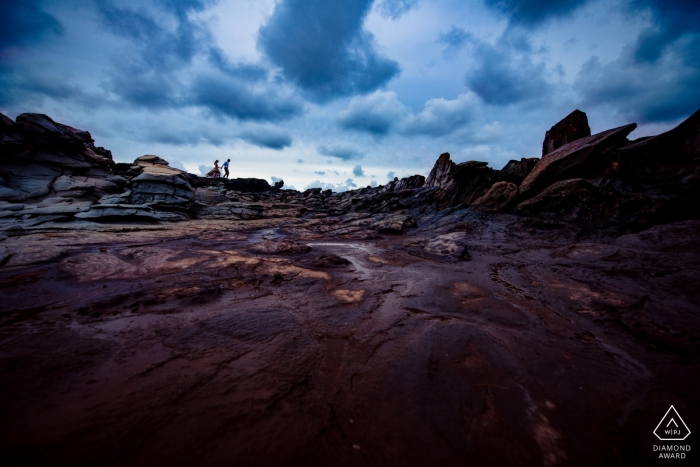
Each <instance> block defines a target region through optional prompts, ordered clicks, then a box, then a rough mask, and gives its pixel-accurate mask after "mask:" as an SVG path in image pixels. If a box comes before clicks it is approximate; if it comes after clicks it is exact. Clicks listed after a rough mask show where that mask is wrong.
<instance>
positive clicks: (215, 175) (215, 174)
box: [207, 159, 221, 178]
mask: <svg viewBox="0 0 700 467" xmlns="http://www.w3.org/2000/svg"><path fill="white" fill-rule="evenodd" d="M207 177H211V178H219V177H221V171H219V159H217V160H215V161H214V168H213V169H211V170H210V171H209V173H208V174H207Z"/></svg>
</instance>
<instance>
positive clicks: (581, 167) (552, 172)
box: [520, 123, 637, 197]
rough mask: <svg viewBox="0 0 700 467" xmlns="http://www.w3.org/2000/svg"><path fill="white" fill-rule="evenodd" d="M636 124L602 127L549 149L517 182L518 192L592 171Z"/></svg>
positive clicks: (530, 193) (535, 190)
mask: <svg viewBox="0 0 700 467" xmlns="http://www.w3.org/2000/svg"><path fill="white" fill-rule="evenodd" d="M635 128H637V124H636V123H632V124H630V125H625V126H621V127H619V128H614V129H612V130H608V131H603V132H602V133H598V134H595V135H593V136H588V137H586V138H581V139H577V140H576V141H573V142H571V143H568V144H565V145H563V146H561V147H560V148H559V149H556V150H554V151H553V152H550V153H548V154H547V155H545V156H543V157H542V159H540V161H539V162H538V163H537V165H535V167H534V168H533V169H532V171H531V172H530V173H529V174H528V176H527V177H525V180H523V182H522V183H521V184H520V194H521V196H523V197H527V196H528V195H529V196H532V195H533V194H534V193H536V192H538V191H539V190H541V189H543V188H545V187H547V186H548V185H551V184H552V183H554V182H558V181H560V180H565V179H567V178H571V177H572V176H575V175H577V174H582V173H586V172H589V171H590V172H592V171H594V170H595V169H596V168H598V167H599V166H600V165H601V164H605V163H606V162H607V160H606V158H609V156H610V153H611V151H612V150H614V149H617V148H619V147H621V146H623V145H624V144H625V143H627V135H629V134H630V133H631V132H632V131H633V130H634V129H635Z"/></svg>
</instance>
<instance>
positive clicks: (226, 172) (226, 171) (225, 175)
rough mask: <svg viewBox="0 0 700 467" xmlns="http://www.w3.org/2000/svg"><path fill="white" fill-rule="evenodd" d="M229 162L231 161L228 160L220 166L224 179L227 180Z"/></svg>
mask: <svg viewBox="0 0 700 467" xmlns="http://www.w3.org/2000/svg"><path fill="white" fill-rule="evenodd" d="M229 162H231V159H228V160H227V161H226V162H224V164H223V165H222V166H221V167H223V168H224V178H228V164H229Z"/></svg>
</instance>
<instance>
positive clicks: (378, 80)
mask: <svg viewBox="0 0 700 467" xmlns="http://www.w3.org/2000/svg"><path fill="white" fill-rule="evenodd" d="M372 1H373V0H282V1H281V2H279V3H277V5H276V6H275V10H274V12H273V14H272V16H271V18H270V19H269V21H268V22H267V24H265V25H264V26H262V27H261V28H260V30H259V31H258V47H259V48H260V50H261V51H263V52H264V53H265V54H266V55H267V56H268V57H269V59H270V60H271V61H272V62H273V63H274V64H275V65H277V66H279V67H280V68H281V69H282V73H283V74H284V76H285V77H286V78H287V79H289V80H290V81H292V82H294V83H295V84H297V85H298V86H299V87H300V88H301V89H303V90H304V91H305V92H306V93H307V95H308V96H309V97H310V98H311V99H314V100H316V101H319V102H323V101H327V100H330V99H334V98H337V97H342V96H348V95H355V94H365V93H368V92H371V91H373V90H375V89H377V88H379V87H381V86H382V85H384V84H385V83H387V82H388V81H389V80H390V79H391V78H393V77H394V76H396V75H397V74H398V73H399V65H398V63H396V62H395V61H393V60H390V59H388V58H385V57H382V56H380V55H379V54H378V53H377V52H376V51H375V50H374V37H373V36H372V34H370V33H369V32H367V31H365V30H363V29H362V23H363V20H364V18H365V16H366V15H367V13H368V11H369V9H370V7H371V5H372Z"/></svg>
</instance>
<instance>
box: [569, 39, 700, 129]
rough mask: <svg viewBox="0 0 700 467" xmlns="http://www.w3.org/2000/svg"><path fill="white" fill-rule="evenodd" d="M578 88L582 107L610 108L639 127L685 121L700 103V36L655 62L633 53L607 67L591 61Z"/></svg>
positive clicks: (675, 46) (675, 47) (672, 48)
mask: <svg viewBox="0 0 700 467" xmlns="http://www.w3.org/2000/svg"><path fill="white" fill-rule="evenodd" d="M574 89H575V90H577V91H578V92H579V93H580V95H581V98H582V102H581V103H580V106H581V107H584V108H585V107H602V108H607V109H611V110H612V111H613V112H614V113H616V114H619V115H622V116H624V117H626V118H628V119H630V120H634V121H636V122H638V123H645V122H668V121H673V120H677V119H679V118H684V117H687V116H689V115H690V114H692V113H693V112H695V111H696V110H697V109H698V106H699V104H698V103H700V36H695V37H689V38H686V39H685V40H682V41H679V43H677V44H675V45H674V46H673V47H669V48H667V49H666V50H665V52H664V53H663V54H662V55H661V56H660V57H659V59H658V60H656V61H654V62H645V61H643V62H638V61H637V60H636V57H635V51H634V50H629V49H628V50H626V51H625V52H623V54H622V55H621V56H620V58H618V59H617V60H615V61H612V62H609V63H605V64H604V63H601V61H600V59H599V58H598V57H595V56H594V57H591V58H590V59H589V60H588V61H586V62H585V63H584V64H583V66H582V67H581V70H580V72H579V73H578V75H577V77H576V80H575V81H574Z"/></svg>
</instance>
